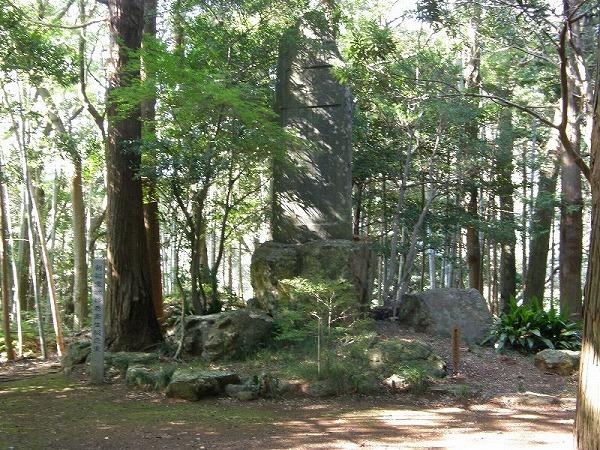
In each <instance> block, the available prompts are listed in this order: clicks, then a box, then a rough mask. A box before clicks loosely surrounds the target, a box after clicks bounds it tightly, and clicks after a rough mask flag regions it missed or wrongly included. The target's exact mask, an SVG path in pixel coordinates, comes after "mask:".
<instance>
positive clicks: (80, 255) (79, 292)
mask: <svg viewBox="0 0 600 450" xmlns="http://www.w3.org/2000/svg"><path fill="white" fill-rule="evenodd" d="M73 163H74V173H73V178H72V179H71V202H72V205H73V216H72V223H73V304H74V306H75V322H74V325H75V329H76V330H79V329H81V328H82V327H83V326H84V323H85V319H86V318H87V315H88V286H87V274H88V268H87V254H86V253H87V243H86V235H85V205H84V201H83V187H82V180H81V158H80V157H79V155H77V157H75V158H74V161H73Z"/></svg>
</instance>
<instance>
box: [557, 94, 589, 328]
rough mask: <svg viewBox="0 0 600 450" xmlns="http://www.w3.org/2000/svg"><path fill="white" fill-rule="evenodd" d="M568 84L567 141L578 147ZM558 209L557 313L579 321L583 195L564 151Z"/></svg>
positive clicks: (575, 104) (574, 105)
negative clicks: (558, 282)
mask: <svg viewBox="0 0 600 450" xmlns="http://www.w3.org/2000/svg"><path fill="white" fill-rule="evenodd" d="M570 84H571V92H572V94H571V96H570V100H569V127H568V132H569V138H570V140H571V144H572V146H573V148H574V149H575V150H576V151H577V152H579V150H580V147H581V124H580V119H579V115H580V112H581V108H580V105H579V101H578V99H577V98H576V95H575V93H573V87H574V83H570ZM560 178H561V208H560V250H559V252H560V255H559V267H560V273H559V277H560V311H561V312H562V313H563V314H566V315H567V316H568V317H569V318H570V319H571V320H574V321H578V320H581V313H582V310H581V308H582V304H581V298H582V290H581V265H582V261H583V258H582V247H583V195H582V192H581V171H580V170H579V167H577V164H576V163H575V160H574V159H573V157H572V156H571V155H570V154H568V153H567V152H566V151H564V150H563V152H562V154H561V177H560Z"/></svg>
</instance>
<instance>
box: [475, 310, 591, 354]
mask: <svg viewBox="0 0 600 450" xmlns="http://www.w3.org/2000/svg"><path fill="white" fill-rule="evenodd" d="M483 343H484V344H485V343H493V344H494V347H495V348H496V349H497V350H498V351H502V350H504V349H505V348H507V347H512V348H514V349H517V350H520V351H524V352H528V353H533V352H537V351H539V350H543V349H545V348H551V349H555V348H556V349H564V350H578V349H580V348H581V330H580V326H579V325H578V324H576V323H573V322H570V321H569V320H568V319H566V318H565V317H564V316H563V315H561V314H560V313H558V312H557V311H556V310H555V309H551V310H549V311H545V310H544V308H543V307H542V306H541V305H540V303H539V302H538V301H537V299H532V300H531V302H530V303H528V304H524V305H521V306H518V305H517V302H516V300H515V299H514V298H513V299H511V300H510V303H509V305H508V312H506V313H504V314H502V315H501V316H500V317H499V318H498V319H497V320H496V323H495V324H494V327H493V329H492V331H491V333H490V335H489V336H488V338H487V339H486V340H485V341H484V342H483Z"/></svg>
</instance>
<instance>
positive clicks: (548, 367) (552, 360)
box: [534, 348, 580, 376]
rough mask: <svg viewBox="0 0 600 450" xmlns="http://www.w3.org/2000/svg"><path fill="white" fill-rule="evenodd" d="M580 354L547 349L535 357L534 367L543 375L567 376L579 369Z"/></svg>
mask: <svg viewBox="0 0 600 450" xmlns="http://www.w3.org/2000/svg"><path fill="white" fill-rule="evenodd" d="M579 356H580V352H576V351H571V350H552V349H549V348H547V349H546V350H542V351H541V352H539V353H537V354H536V355H535V359H534V364H535V367H537V368H538V369H540V370H541V371H543V372H545V373H556V374H558V375H563V376H568V375H571V374H572V373H573V372H575V371H576V370H578V369H579Z"/></svg>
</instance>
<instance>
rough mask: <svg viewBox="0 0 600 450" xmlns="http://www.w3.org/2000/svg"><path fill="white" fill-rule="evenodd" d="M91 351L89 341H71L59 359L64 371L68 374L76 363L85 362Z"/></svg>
mask: <svg viewBox="0 0 600 450" xmlns="http://www.w3.org/2000/svg"><path fill="white" fill-rule="evenodd" d="M91 351H92V346H91V342H90V341H74V342H71V343H70V344H69V346H68V347H67V351H66V352H65V354H64V355H63V357H62V360H61V363H62V366H63V369H64V371H65V373H66V374H69V373H70V372H71V371H72V370H73V367H75V366H76V365H77V364H83V363H85V361H86V359H87V358H88V356H89V354H90V353H91Z"/></svg>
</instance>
